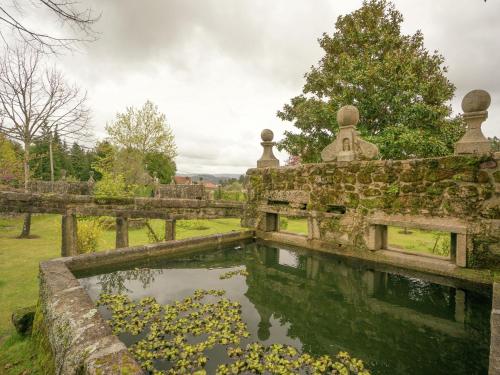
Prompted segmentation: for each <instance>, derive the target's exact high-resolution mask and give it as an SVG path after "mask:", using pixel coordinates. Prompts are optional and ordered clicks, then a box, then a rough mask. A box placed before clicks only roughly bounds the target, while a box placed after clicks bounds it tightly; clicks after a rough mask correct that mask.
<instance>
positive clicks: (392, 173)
mask: <svg viewBox="0 0 500 375" xmlns="http://www.w3.org/2000/svg"><path fill="white" fill-rule="evenodd" d="M489 103H490V97H489V94H488V93H487V92H485V91H483V90H473V91H471V92H470V93H468V94H467V95H466V96H465V97H464V100H463V102H462V108H463V110H464V115H463V118H464V120H465V122H466V123H467V130H466V132H465V135H464V136H463V137H462V138H461V139H460V140H459V141H458V142H457V143H456V144H455V155H453V156H447V157H440V158H438V157H436V158H426V159H409V160H379V155H378V148H377V147H376V146H375V145H373V144H370V143H368V142H366V141H364V140H362V139H361V138H360V136H359V133H358V132H357V131H356V124H357V123H358V121H359V112H358V110H357V109H356V107H354V106H345V107H342V108H341V109H340V110H339V112H338V114H337V122H338V123H339V126H340V131H339V133H338V134H337V137H336V139H335V140H334V141H333V142H332V143H331V144H330V145H328V146H327V147H325V149H324V150H323V151H322V153H321V157H322V159H323V162H322V163H315V164H300V165H295V166H285V167H280V166H279V161H278V160H277V159H276V158H275V157H274V155H273V153H272V146H273V145H274V144H273V142H272V138H273V134H272V132H271V131H270V130H264V131H263V132H262V141H263V142H262V143H261V144H262V146H263V147H264V151H263V155H262V158H261V159H260V160H259V161H258V162H257V168H254V169H250V170H248V171H247V177H246V188H247V194H248V201H247V205H246V209H245V213H244V218H243V220H242V224H243V226H246V227H248V228H253V229H255V230H256V233H257V237H260V238H263V239H266V240H273V241H277V242H285V243H289V244H294V245H299V246H304V247H308V248H313V249H318V250H326V251H336V250H338V249H341V248H342V249H343V248H351V249H354V251H353V254H355V255H354V256H357V257H361V258H367V257H377V256H384V257H387V258H390V259H391V262H395V263H399V264H405V265H407V263H408V261H411V262H413V263H416V264H417V265H419V266H421V265H423V264H426V266H425V267H427V265H428V266H429V267H431V268H432V269H433V272H436V271H439V272H440V271H442V270H443V269H446V268H450V266H451V265H453V267H456V266H458V267H461V268H486V269H500V152H494V150H492V147H491V143H490V141H488V140H487V139H486V138H485V137H484V135H483V134H482V132H481V123H482V122H483V121H484V120H485V119H486V118H487V115H488V112H487V108H488V106H489ZM280 215H284V216H292V217H303V218H305V219H307V222H308V235H307V237H302V238H300V237H298V236H291V235H290V234H286V233H283V232H281V233H280V227H279V223H280V220H279V217H280ZM388 226H400V227H404V228H416V229H426V230H437V231H443V232H448V233H450V235H451V239H450V242H451V255H450V257H449V258H450V259H447V260H446V262H443V260H442V259H435V258H433V259H430V257H423V256H419V257H418V259H417V257H415V256H413V257H409V256H407V255H408V253H406V254H404V253H402V252H397V251H390V250H397V249H391V248H389V245H388V238H387V237H388ZM425 267H424V268H425Z"/></svg>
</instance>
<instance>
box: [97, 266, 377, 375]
mask: <svg viewBox="0 0 500 375" xmlns="http://www.w3.org/2000/svg"><path fill="white" fill-rule="evenodd" d="M239 271H243V270H239ZM236 272H237V271H236ZM243 272H246V271H243ZM226 275H227V274H224V275H222V276H226ZM224 278H229V277H222V279H224ZM224 294H225V291H224V290H201V289H197V290H195V291H194V293H193V295H191V296H188V297H186V298H184V299H183V300H182V301H175V302H173V303H171V304H169V305H160V304H159V303H157V302H156V300H155V299H154V298H152V297H146V298H143V299H141V300H140V301H137V302H133V301H131V300H130V299H129V298H128V297H127V296H125V295H123V294H101V296H100V298H99V301H98V305H103V306H106V307H107V308H108V309H109V310H110V312H111V326H112V328H113V333H115V334H120V333H127V334H130V335H133V336H139V337H140V339H139V340H138V341H136V342H135V343H134V344H133V345H132V346H131V347H130V348H129V350H130V352H131V353H132V354H133V355H134V357H135V358H136V359H137V361H138V362H139V363H140V365H141V367H142V368H143V369H145V370H146V371H148V372H150V373H152V374H155V375H156V374H162V373H164V372H161V371H159V370H157V369H156V367H155V365H156V363H158V361H160V362H168V364H169V365H170V366H171V367H170V366H169V367H170V369H169V370H168V371H167V373H168V374H179V373H198V374H203V373H205V370H204V367H205V365H206V364H207V362H208V361H209V358H208V356H207V353H206V351H210V350H211V349H213V348H215V347H217V346H225V347H226V351H227V354H228V357H229V363H227V364H219V366H218V367H217V370H216V374H220V375H224V374H246V373H258V374H262V373H272V374H291V373H314V374H339V375H340V374H342V375H350V374H360V375H361V374H363V375H369V371H368V370H366V369H365V368H364V365H363V363H362V362H361V361H360V360H357V359H355V358H351V357H350V356H349V355H348V354H347V353H345V352H341V353H339V354H338V355H337V357H336V358H335V359H332V358H331V357H329V356H327V355H324V356H322V357H319V358H315V357H313V356H311V355H309V354H306V353H300V352H299V351H298V350H297V349H295V348H294V347H292V346H287V345H281V344H273V345H271V346H268V347H265V346H263V345H261V344H259V343H252V344H249V345H247V346H246V347H245V348H242V347H240V346H239V345H240V343H241V341H242V339H245V338H247V337H249V336H250V333H249V332H248V329H247V325H246V324H245V323H244V322H243V320H242V316H241V305H240V303H239V302H236V301H231V300H230V299H228V298H226V297H224ZM208 296H210V298H209V299H208V300H206V297H208ZM193 338H194V340H193Z"/></svg>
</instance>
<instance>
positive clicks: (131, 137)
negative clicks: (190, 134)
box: [106, 100, 176, 159]
mask: <svg viewBox="0 0 500 375" xmlns="http://www.w3.org/2000/svg"><path fill="white" fill-rule="evenodd" d="M106 131H107V132H108V134H109V137H110V140H111V142H112V143H113V144H115V145H116V146H117V147H119V148H121V149H126V150H136V151H138V152H139V153H140V154H141V155H143V156H144V155H146V154H147V153H162V154H163V155H165V157H168V158H169V159H173V158H174V157H175V156H176V146H175V143H174V135H173V133H172V130H171V129H170V127H169V126H168V125H167V120H166V118H165V115H164V114H163V113H160V112H159V111H158V106H156V105H154V104H153V103H152V102H151V101H149V100H148V101H147V102H146V103H144V105H143V106H142V108H141V109H139V110H137V109H135V108H133V107H128V108H127V109H126V111H125V113H117V115H116V120H115V122H114V123H112V124H108V125H107V126H106Z"/></svg>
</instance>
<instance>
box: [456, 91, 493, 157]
mask: <svg viewBox="0 0 500 375" xmlns="http://www.w3.org/2000/svg"><path fill="white" fill-rule="evenodd" d="M490 103H491V97H490V94H488V93H487V92H486V91H484V90H472V91H470V92H469V93H467V95H465V97H464V98H463V100H462V109H463V110H464V115H463V117H464V120H465V122H466V123H467V130H466V131H465V134H464V136H463V137H462V138H460V140H459V141H458V142H457V143H455V154H457V155H460V154H477V155H480V154H487V153H490V152H491V151H492V149H491V143H490V141H488V140H487V139H486V137H485V136H484V134H483V132H482V131H481V124H482V123H483V121H485V120H486V119H487V118H488V111H487V109H488V107H489V106H490Z"/></svg>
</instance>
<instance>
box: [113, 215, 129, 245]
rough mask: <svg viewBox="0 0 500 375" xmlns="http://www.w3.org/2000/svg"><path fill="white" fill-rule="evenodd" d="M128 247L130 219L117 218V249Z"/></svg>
mask: <svg viewBox="0 0 500 375" xmlns="http://www.w3.org/2000/svg"><path fill="white" fill-rule="evenodd" d="M122 247H128V219H127V218H126V217H123V216H117V217H116V248H117V249H120V248H122Z"/></svg>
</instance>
